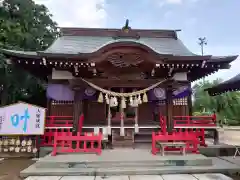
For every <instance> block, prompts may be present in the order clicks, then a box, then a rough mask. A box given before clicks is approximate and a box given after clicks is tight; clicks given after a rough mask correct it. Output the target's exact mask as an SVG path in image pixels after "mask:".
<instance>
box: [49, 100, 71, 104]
mask: <svg viewBox="0 0 240 180" xmlns="http://www.w3.org/2000/svg"><path fill="white" fill-rule="evenodd" d="M51 104H52V105H66V104H69V105H70V104H73V101H55V100H52V102H51Z"/></svg>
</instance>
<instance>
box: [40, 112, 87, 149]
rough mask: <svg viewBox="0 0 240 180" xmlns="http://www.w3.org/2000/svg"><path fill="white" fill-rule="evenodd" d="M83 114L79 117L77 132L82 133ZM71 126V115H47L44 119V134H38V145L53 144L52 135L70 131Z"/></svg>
mask: <svg viewBox="0 0 240 180" xmlns="http://www.w3.org/2000/svg"><path fill="white" fill-rule="evenodd" d="M83 121H84V116H83V115H81V116H80V118H79V124H78V127H79V132H80V133H82V126H83ZM72 127H73V116H48V117H47V118H46V121H45V132H44V135H42V136H40V146H42V147H43V146H53V141H54V135H55V133H56V132H59V133H63V132H65V133H71V132H72Z"/></svg>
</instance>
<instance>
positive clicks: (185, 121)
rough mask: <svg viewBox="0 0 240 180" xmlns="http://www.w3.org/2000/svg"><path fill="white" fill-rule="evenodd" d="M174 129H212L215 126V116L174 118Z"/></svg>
mask: <svg viewBox="0 0 240 180" xmlns="http://www.w3.org/2000/svg"><path fill="white" fill-rule="evenodd" d="M173 123H174V127H181V126H183V127H184V126H185V127H191V126H198V127H214V126H216V115H215V114H214V115H212V116H174V117H173Z"/></svg>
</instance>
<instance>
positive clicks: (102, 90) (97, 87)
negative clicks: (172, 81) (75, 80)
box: [81, 78, 168, 97]
mask: <svg viewBox="0 0 240 180" xmlns="http://www.w3.org/2000/svg"><path fill="white" fill-rule="evenodd" d="M81 79H82V81H84V82H86V83H87V84H88V85H89V86H91V87H92V88H94V89H96V90H98V91H100V92H102V93H104V94H108V95H110V96H115V97H130V96H137V95H139V94H144V93H146V92H147V91H150V90H152V89H153V88H155V87H157V86H159V85H160V84H162V83H164V82H166V81H167V80H168V79H164V80H162V81H160V82H157V83H155V84H153V85H151V86H149V87H147V88H145V89H142V90H139V91H135V92H130V93H118V92H113V91H109V90H106V89H103V88H101V87H99V86H97V85H95V84H93V83H91V82H89V81H87V80H85V79H83V78H81Z"/></svg>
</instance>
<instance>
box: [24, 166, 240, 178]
mask: <svg viewBox="0 0 240 180" xmlns="http://www.w3.org/2000/svg"><path fill="white" fill-rule="evenodd" d="M239 169H240V168H239V167H238V166H233V165H231V166H223V165H222V166H221V164H219V165H218V166H163V167H110V168H36V167H35V165H32V166H30V167H29V168H27V169H25V170H23V171H22V172H21V173H20V175H21V176H22V177H28V176H83V175H85V176H114V175H157V174H184V173H186V174H189V173H228V172H229V171H231V172H233V171H238V170H239Z"/></svg>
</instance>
